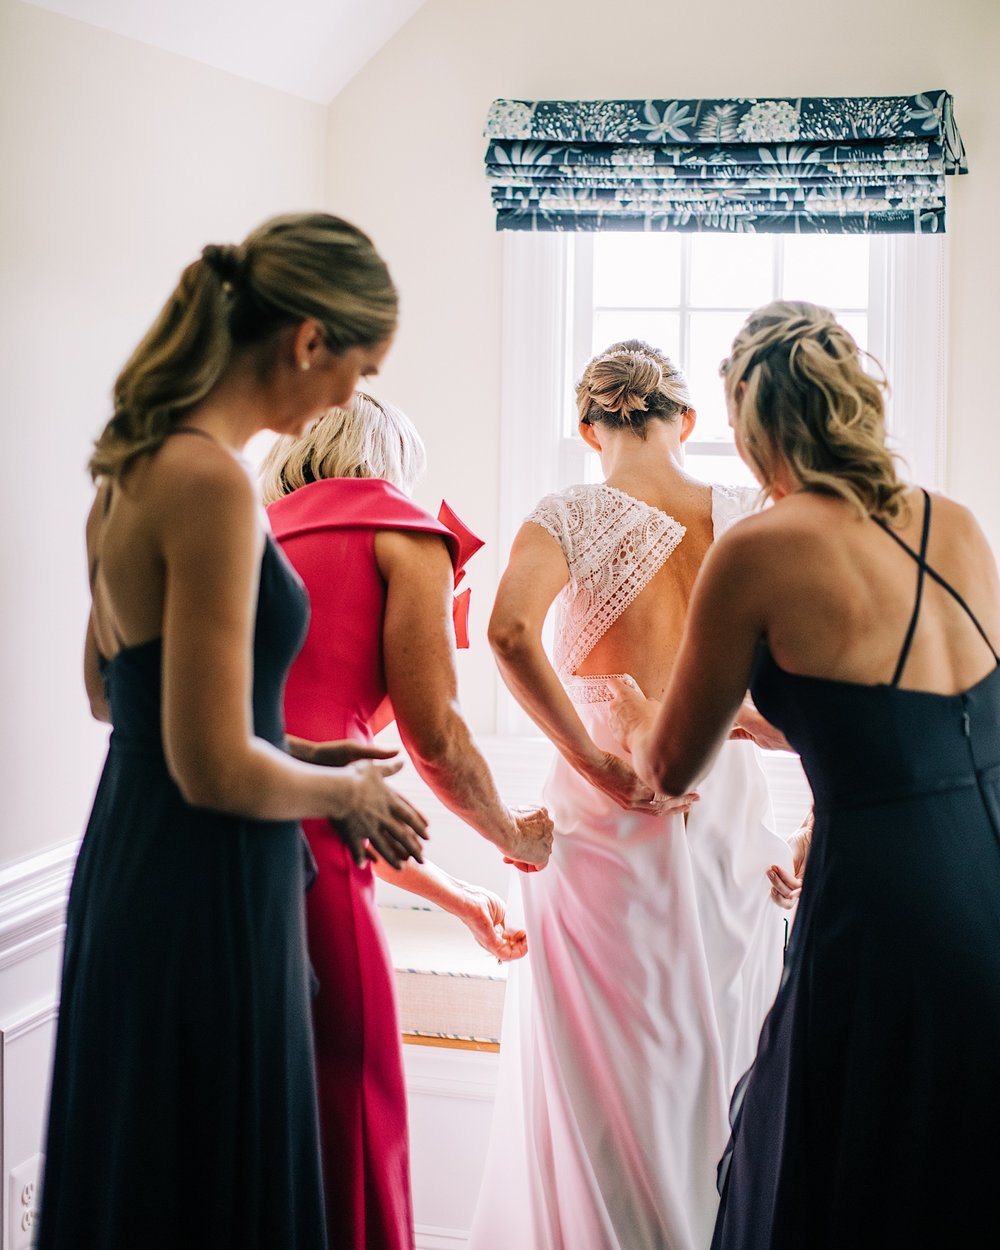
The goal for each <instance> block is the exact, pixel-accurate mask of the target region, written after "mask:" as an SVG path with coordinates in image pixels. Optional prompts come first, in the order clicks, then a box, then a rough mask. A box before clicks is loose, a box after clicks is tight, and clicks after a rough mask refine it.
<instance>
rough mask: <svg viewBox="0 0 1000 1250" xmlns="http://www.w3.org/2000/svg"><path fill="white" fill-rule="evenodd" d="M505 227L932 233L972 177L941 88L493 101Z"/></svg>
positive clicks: (491, 132) (491, 168)
mask: <svg viewBox="0 0 1000 1250" xmlns="http://www.w3.org/2000/svg"><path fill="white" fill-rule="evenodd" d="M485 133H486V138H487V139H488V140H489V146H488V147H487V151H486V174H487V178H488V179H489V182H490V186H491V191H492V196H493V205H494V208H495V209H496V214H497V229H498V230H722V231H746V232H772V233H784V234H798V233H803V234H805V233H821V234H867V233H872V234H926V233H934V232H936V231H943V230H944V228H945V176H946V175H948V174H964V173H966V172H967V168H968V167H967V166H966V163H965V149H964V147H963V146H962V139H961V136H960V135H959V133H958V129H957V127H956V125H955V118H954V112H953V105H952V97H951V96H950V95H949V94H948V92H946V91H926V92H924V93H923V94H922V95H915V96H849V97H843V98H831V97H826V96H822V97H816V98H803V99H798V100H795V99H773V100H536V101H526V100H496V101H494V103H493V105H492V106H491V108H490V111H489V116H488V118H487V121H486V132H485Z"/></svg>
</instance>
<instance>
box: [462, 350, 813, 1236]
mask: <svg viewBox="0 0 1000 1250" xmlns="http://www.w3.org/2000/svg"><path fill="white" fill-rule="evenodd" d="M577 406H578V411H579V416H580V427H579V428H580V434H581V436H582V438H583V439H584V440H585V442H586V443H587V444H588V445H589V446H590V447H592V448H593V449H594V450H595V451H596V452H598V453H599V455H600V458H601V464H602V467H603V470H604V474H605V477H606V481H605V482H604V483H603V484H600V485H587V486H571V487H569V488H568V489H567V490H563V491H560V492H558V493H556V494H553V495H548V496H546V497H545V498H544V499H542V500H541V502H540V503H539V504H538V506H537V507H536V508H535V510H534V511H533V512H532V513H531V514H530V516H529V517H528V518H527V520H526V522H525V524H524V525H523V526H522V528H521V530H520V531H519V533H518V535H517V538H516V540H515V542H514V545H513V548H512V550H511V556H510V563H509V565H508V568H507V571H506V573H505V574H504V577H503V579H502V581H501V584H500V588H499V591H498V594H497V601H496V605H495V607H494V610H493V617H492V619H491V622H490V640H491V643H492V645H493V648H494V651H495V653H496V656H497V661H498V663H499V665H500V669H501V672H502V673H503V677H504V680H505V681H506V683H507V685H508V686H509V687H510V689H511V691H512V692H513V694H514V695H515V697H516V698H517V699H518V701H519V702H520V704H521V705H522V707H524V709H525V710H526V711H527V712H528V713H529V715H530V716H531V717H532V719H533V720H534V721H535V723H536V724H537V725H538V727H539V728H540V729H541V730H542V731H543V732H544V733H545V734H546V735H547V736H548V737H549V738H550V739H551V740H552V742H553V743H554V744H555V746H556V748H557V749H558V755H557V756H556V760H555V764H554V766H553V770H552V773H551V775H550V777H549V780H548V783H547V787H546V793H545V802H546V804H547V805H548V808H549V811H550V812H551V813H552V815H553V817H554V820H555V830H556V839H555V846H554V848H553V853H552V858H551V860H550V863H549V867H548V868H547V869H546V870H545V871H544V872H540V873H538V874H535V875H531V876H525V877H523V878H521V883H522V891H523V896H524V912H525V925H526V928H527V931H528V947H529V952H530V954H529V958H528V960H527V961H526V962H527V963H528V964H529V965H530V970H527V971H525V972H523V973H522V972H521V971H520V970H519V971H518V972H517V973H514V975H512V977H511V983H510V985H509V987H508V1003H507V1010H506V1014H505V1020H504V1036H503V1043H502V1050H501V1055H502V1058H501V1071H500V1081H499V1090H498V1097H497V1105H496V1112H495V1114H494V1123H493V1131H492V1135H491V1142H490V1149H489V1156H488V1159H487V1166H486V1174H485V1179H484V1182H483V1188H482V1191H481V1193H480V1199H479V1205H478V1208H477V1212H476V1218H475V1221H474V1224H473V1229H472V1237H471V1241H470V1248H471V1250H511V1247H518V1250H705V1248H707V1246H708V1244H709V1242H710V1240H711V1236H712V1226H713V1223H714V1219H715V1214H716V1209H717V1206H718V1196H717V1193H716V1189H715V1169H716V1165H717V1163H718V1161H719V1159H720V1157H721V1155H722V1152H723V1149H724V1147H725V1144H726V1141H727V1138H728V1131H729V1126H728V1120H727V1111H728V1106H729V1099H730V1095H731V1093H732V1090H733V1088H734V1086H735V1084H736V1082H737V1080H738V1078H739V1077H740V1076H741V1075H742V1073H743V1072H744V1071H745V1069H746V1068H747V1067H748V1066H749V1065H750V1062H751V1060H752V1058H753V1055H754V1052H755V1049H756V1043H757V1037H758V1033H759V1031H760V1026H761V1023H762V1022H763V1019H764V1016H765V1014H766V1012H767V1010H768V1008H769V1007H770V1005H771V1001H772V999H773V998H774V995H775V992H776V990H777V985H778V979H779V976H780V971H781V952H782V937H783V925H782V923H781V920H780V918H779V913H778V912H777V911H776V910H775V909H774V908H773V907H772V905H771V902H770V891H769V886H768V881H767V877H766V874H767V872H768V870H769V869H770V868H771V867H772V865H776V866H779V867H781V868H782V869H783V870H787V868H788V866H789V865H790V863H791V856H790V853H789V851H788V848H787V847H786V846H785V845H784V844H783V843H782V842H781V840H780V839H778V838H777V837H776V836H775V834H774V833H773V832H772V831H771V828H770V825H769V819H770V804H769V799H768V793H767V788H766V784H765V781H764V776H763V772H762V770H761V766H760V763H759V760H758V757H757V752H756V748H755V746H754V745H753V743H752V742H747V741H743V742H740V741H734V742H731V743H729V744H727V746H726V747H725V748H724V750H723V752H722V754H721V756H720V758H719V761H718V763H717V764H716V766H715V768H714V769H713V771H712V773H711V774H710V775H709V776H708V777H707V778H706V779H705V781H704V782H702V784H701V787H700V793H699V795H698V796H695V795H686V796H683V797H682V798H679V799H662V798H658V797H657V796H655V795H654V794H653V792H652V791H651V790H649V789H648V788H647V787H646V786H645V785H643V783H642V782H640V780H639V779H638V777H637V776H636V775H635V773H634V772H633V771H632V768H631V766H630V765H629V763H628V762H627V761H626V760H624V759H622V758H620V756H619V755H618V754H617V752H618V750H619V748H618V747H617V745H616V743H615V740H614V739H613V737H612V735H611V733H610V731H609V728H608V700H609V698H610V692H609V689H608V687H607V684H606V678H607V677H609V676H611V675H615V676H619V677H621V676H623V675H626V674H627V675H628V676H627V680H629V681H633V682H635V683H637V685H638V687H639V688H640V689H641V690H642V691H643V692H644V693H645V694H646V695H648V696H650V697H656V696H658V695H659V694H660V693H661V692H662V691H663V690H664V689H665V688H666V686H667V683H668V679H669V676H670V670H671V667H672V665H673V662H674V659H675V657H676V654H677V648H678V644H679V642H680V639H681V635H682V633H683V627H684V620H685V615H686V612H687V605H688V602H689V600H690V597H691V591H692V587H693V584H694V580H695V577H696V575H697V573H698V569H699V567H700V565H701V562H702V560H703V559H704V557H705V554H706V552H707V551H708V548H709V546H710V544H711V543H712V542H713V540H714V539H715V538H717V537H718V536H719V535H720V534H721V533H722V531H723V530H724V529H726V528H727V527H728V526H729V525H730V524H732V523H733V522H734V521H735V520H736V519H738V518H739V517H740V516H741V515H743V514H744V513H745V512H746V511H748V510H750V508H751V507H752V506H753V501H754V498H755V497H756V492H755V491H753V490H752V489H749V490H743V489H739V488H731V487H719V486H707V485H705V484H704V483H702V482H699V481H697V480H695V479H694V478H692V477H690V476H688V475H687V474H686V473H685V472H684V468H683V461H684V453H683V448H682V444H683V443H684V441H685V439H686V438H687V437H688V435H689V434H690V433H691V430H692V428H693V426H694V422H695V413H694V411H693V409H692V407H691V400H690V396H689V393H688V389H687V383H686V381H685V379H684V376H683V374H681V372H680V371H679V370H678V369H677V368H675V367H674V365H673V364H672V363H671V362H670V360H669V359H668V358H667V357H666V356H664V355H663V354H662V353H661V352H659V351H657V350H656V349H654V348H651V347H650V346H648V345H647V344H646V343H642V342H640V341H638V340H630V341H628V342H625V343H618V344H615V345H614V346H613V347H612V348H609V349H608V351H606V352H604V353H603V354H602V355H600V356H597V357H595V359H593V360H592V361H591V362H590V364H589V365H588V366H587V368H586V369H585V371H584V374H583V377H582V379H581V381H580V383H579V385H578V387H577ZM553 601H557V604H558V606H557V620H556V635H555V644H554V657H553V661H552V663H550V662H549V659H548V657H547V656H546V654H545V651H544V650H543V647H542V641H541V634H542V625H543V622H544V620H545V617H546V614H547V613H548V610H549V608H550V606H551V605H552V603H553ZM741 723H743V724H745V728H743V729H736V730H735V731H734V733H735V736H742V737H748V736H754V735H756V736H757V737H758V739H759V740H761V741H764V740H765V739H764V738H763V737H762V735H763V734H764V733H765V732H766V731H765V727H764V726H763V725H762V723H761V722H760V721H759V718H757V717H756V714H755V713H754V712H753V709H752V707H750V706H747V707H746V709H745V712H744V714H743V715H742V716H741ZM522 1160H523V1162H522ZM518 1168H521V1169H523V1174H522V1175H518V1174H517V1169H518Z"/></svg>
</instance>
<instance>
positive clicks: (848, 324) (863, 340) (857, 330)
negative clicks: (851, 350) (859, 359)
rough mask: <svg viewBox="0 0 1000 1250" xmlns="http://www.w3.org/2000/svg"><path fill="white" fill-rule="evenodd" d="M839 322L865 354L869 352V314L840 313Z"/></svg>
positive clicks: (838, 315)
mask: <svg viewBox="0 0 1000 1250" xmlns="http://www.w3.org/2000/svg"><path fill="white" fill-rule="evenodd" d="M837 320H838V321H839V322H840V324H841V325H842V326H843V327H844V329H845V330H847V331H848V333H849V334H850V335H851V337H852V338H853V339H854V341H855V343H857V345H858V346H859V347H860V348H861V350H862V351H863V352H865V351H867V350H868V315H867V313H838V314H837Z"/></svg>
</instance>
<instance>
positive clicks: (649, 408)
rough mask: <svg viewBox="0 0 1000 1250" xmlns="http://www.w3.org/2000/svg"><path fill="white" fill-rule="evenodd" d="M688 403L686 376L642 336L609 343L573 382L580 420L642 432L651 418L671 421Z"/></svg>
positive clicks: (639, 433) (636, 432) (637, 432)
mask: <svg viewBox="0 0 1000 1250" xmlns="http://www.w3.org/2000/svg"><path fill="white" fill-rule="evenodd" d="M690 407H691V392H690V391H689V390H688V384H687V378H685V376H684V374H683V372H682V371H681V370H680V369H679V368H678V367H677V366H676V365H675V364H674V363H673V361H672V360H671V359H670V358H669V356H667V355H666V354H665V353H664V352H662V351H660V349H659V348H658V347H651V346H650V345H649V343H646V342H644V341H643V340H642V339H625V340H623V341H622V342H620V343H612V345H611V346H610V347H609V348H607V349H606V350H605V351H603V352H601V353H600V355H599V356H595V357H594V358H593V360H591V361H590V362H589V363H588V365H587V367H586V368H585V369H584V371H583V376H582V377H581V378H580V381H579V382H578V383H577V385H576V408H577V412H578V413H579V415H580V420H581V421H582V422H583V424H584V425H593V424H594V422H595V421H598V422H600V423H601V424H602V425H607V426H610V427H611V428H612V429H619V430H623V429H627V430H631V431H632V432H633V433H634V434H637V435H638V436H639V438H645V437H646V426H647V424H648V423H649V422H650V421H651V420H653V419H654V418H659V419H660V420H662V421H673V420H674V419H675V418H676V417H677V416H679V414H680V413H682V412H685V411H687V409H688V408H690Z"/></svg>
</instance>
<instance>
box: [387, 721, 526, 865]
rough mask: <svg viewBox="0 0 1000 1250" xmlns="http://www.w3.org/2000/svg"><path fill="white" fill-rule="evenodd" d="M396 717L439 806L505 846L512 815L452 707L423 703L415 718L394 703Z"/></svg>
mask: <svg viewBox="0 0 1000 1250" xmlns="http://www.w3.org/2000/svg"><path fill="white" fill-rule="evenodd" d="M396 722H397V724H398V726H399V732H400V735H401V737H402V739H403V745H404V746H405V747H406V751H407V754H408V755H409V757H410V759H411V760H412V762H413V765H414V767H415V768H416V770H417V772H418V773H419V774H420V776H421V777H422V778H423V779H424V781H425V782H426V783H427V785H428V786H429V787H430V788H431V790H433V792H434V793H435V794H436V795H437V797H438V798H439V799H440V800H441V802H442V803H443V804H444V805H445V807H447V808H448V810H449V811H451V812H454V814H455V815H456V816H458V817H459V818H460V819H461V820H463V821H464V822H465V823H466V824H467V825H471V826H472V828H473V829H475V830H476V831H477V832H478V833H480V834H482V836H483V837H484V838H486V839H487V841H489V842H492V843H493V844H494V845H495V846H497V847H499V849H500V850H502V851H504V852H506V851H508V850H509V849H511V848H512V847H513V846H514V845H515V843H516V841H517V826H516V823H515V820H514V817H513V816H512V815H511V811H510V808H509V807H507V805H506V804H505V803H504V801H503V799H501V797H500V794H499V792H498V790H497V787H496V782H495V781H494V780H493V774H492V773H491V772H490V768H489V765H488V764H487V762H486V760H485V759H484V758H483V756H482V753H481V752H480V750H479V748H478V747H477V746H476V743H475V741H474V739H473V737H472V734H471V732H470V731H469V727H468V725H467V724H466V723H465V720H464V718H463V716H462V714H461V711H460V710H459V709H458V707H457V706H456V705H455V704H454V703H452V702H451V701H449V702H448V703H447V704H446V706H445V707H443V708H439V709H436V710H435V709H432V708H429V707H425V709H424V713H423V715H422V716H420V717H419V718H418V720H416V721H415V722H411V721H410V720H408V718H407V716H406V714H403V715H402V716H401V715H400V711H399V709H397V716H396Z"/></svg>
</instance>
